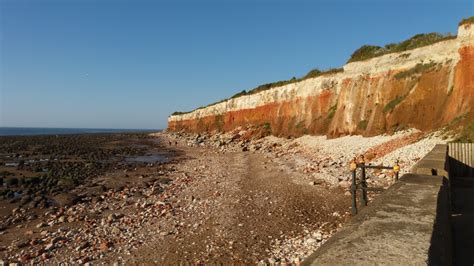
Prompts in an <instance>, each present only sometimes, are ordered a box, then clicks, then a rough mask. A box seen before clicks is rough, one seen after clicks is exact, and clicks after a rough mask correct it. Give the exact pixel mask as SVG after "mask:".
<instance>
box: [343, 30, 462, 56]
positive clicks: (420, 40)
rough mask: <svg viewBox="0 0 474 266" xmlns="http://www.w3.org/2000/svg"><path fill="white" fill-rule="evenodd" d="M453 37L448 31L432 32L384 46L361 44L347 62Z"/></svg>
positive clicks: (409, 48) (454, 36)
mask: <svg viewBox="0 0 474 266" xmlns="http://www.w3.org/2000/svg"><path fill="white" fill-rule="evenodd" d="M455 38H456V35H451V34H450V33H448V34H440V33H436V32H432V33H427V34H417V35H415V36H413V37H411V38H410V39H408V40H405V41H403V42H400V43H390V44H387V45H385V46H384V47H380V46H375V45H363V46H362V47H360V48H359V49H357V50H355V51H354V53H352V55H351V58H349V60H348V61H347V62H348V63H351V62H356V61H364V60H367V59H371V58H374V57H378V56H382V55H386V54H391V53H400V52H404V51H408V50H412V49H415V48H419V47H423V46H427V45H431V44H435V43H437V42H441V41H445V40H450V39H455Z"/></svg>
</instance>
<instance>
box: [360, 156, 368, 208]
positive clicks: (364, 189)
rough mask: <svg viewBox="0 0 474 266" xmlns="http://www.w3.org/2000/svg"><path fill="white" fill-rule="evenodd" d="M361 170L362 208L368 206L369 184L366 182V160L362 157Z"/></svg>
mask: <svg viewBox="0 0 474 266" xmlns="http://www.w3.org/2000/svg"><path fill="white" fill-rule="evenodd" d="M361 169H362V177H361V181H360V186H361V189H362V193H361V205H362V206H367V182H366V176H365V160H364V156H362V163H361Z"/></svg>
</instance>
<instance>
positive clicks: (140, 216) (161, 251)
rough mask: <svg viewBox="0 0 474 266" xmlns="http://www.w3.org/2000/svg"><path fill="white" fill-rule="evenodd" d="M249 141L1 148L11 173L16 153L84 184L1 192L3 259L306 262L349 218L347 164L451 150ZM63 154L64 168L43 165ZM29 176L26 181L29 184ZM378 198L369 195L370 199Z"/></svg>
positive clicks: (386, 175) (428, 138)
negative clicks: (356, 159)
mask: <svg viewBox="0 0 474 266" xmlns="http://www.w3.org/2000/svg"><path fill="white" fill-rule="evenodd" d="M246 133H248V132H247V131H246V130H240V131H234V132H228V133H225V134H217V133H214V134H209V135H198V134H184V133H172V132H164V133H155V134H103V135H102V134H98V135H94V134H88V135H73V136H62V137H59V138H60V139H61V138H62V139H61V140H59V141H58V140H56V141H54V140H51V139H49V138H53V137H51V136H50V137H9V138H11V139H8V141H5V140H4V139H3V142H1V143H2V146H3V147H10V149H3V150H4V151H5V152H4V153H3V154H2V156H3V157H2V160H3V161H2V162H3V163H6V162H7V160H6V159H5V158H10V159H11V157H6V156H12V155H15V156H17V157H18V156H23V157H25V156H28V158H30V157H34V158H36V159H35V160H39V161H40V160H41V158H42V159H43V160H44V159H46V158H48V159H49V160H53V161H55V159H57V160H56V161H60V162H62V164H61V165H62V166H61V167H59V168H60V169H75V170H69V172H68V171H65V172H64V173H66V174H68V175H69V176H73V177H76V178H72V179H73V180H76V182H77V183H75V184H74V186H70V187H69V188H67V189H64V188H63V187H64V185H63V182H64V181H61V183H59V185H58V184H57V183H56V184H54V181H49V180H50V179H51V180H53V179H55V178H53V176H54V174H51V175H50V179H45V180H48V181H45V182H46V183H48V182H49V183H51V184H53V185H48V186H46V189H41V190H39V192H38V191H36V192H34V193H29V192H33V189H32V187H31V186H30V187H29V188H24V187H23V186H24V185H18V184H17V185H11V184H10V185H9V186H6V185H4V186H3V187H2V191H5V190H9V191H12V192H11V193H10V194H9V196H6V195H7V194H8V193H4V192H2V195H3V200H2V209H1V215H2V221H4V222H3V224H2V225H1V228H2V231H1V235H0V254H1V256H2V257H1V258H3V259H4V261H8V262H22V263H28V262H34V263H60V262H67V263H87V262H92V263H98V262H99V263H100V262H104V263H115V262H118V263H135V264H141V263H160V264H177V263H183V262H184V263H231V262H234V263H235V262H239V263H246V264H257V263H261V264H274V263H277V262H279V263H294V264H298V263H299V262H301V261H302V260H303V259H304V258H305V257H307V256H308V255H309V254H311V253H312V252H313V251H314V250H316V249H317V248H318V247H319V246H321V245H322V244H323V243H324V242H325V241H326V240H327V239H328V238H329V237H330V236H331V235H333V234H334V233H335V232H337V231H338V230H339V229H340V228H341V227H342V226H343V225H344V224H345V223H346V222H347V221H348V219H349V218H350V193H349V190H348V184H349V181H348V180H349V176H350V172H349V168H348V163H349V161H350V160H351V159H352V158H353V156H355V155H356V154H359V155H360V154H365V155H366V156H367V157H371V159H372V160H373V163H378V164H380V163H384V164H387V163H392V161H393V160H395V158H397V154H400V155H401V154H403V155H404V156H403V160H402V161H401V162H400V165H401V166H402V171H405V172H406V171H408V170H407V169H408V168H409V167H410V166H411V165H413V164H414V163H415V162H416V161H417V160H418V159H419V158H418V156H419V155H418V154H423V153H424V152H425V150H428V149H430V148H431V147H432V146H433V145H434V144H436V143H439V142H443V141H444V140H443V139H442V138H441V137H440V136H438V135H436V134H435V133H433V134H420V133H419V132H417V131H406V132H400V133H397V134H395V135H385V136H377V137H372V138H362V137H359V136H349V137H345V138H339V139H334V140H328V139H326V138H325V137H313V136H303V137H301V138H297V139H286V138H276V137H273V136H269V137H265V138H258V139H252V138H250V139H248V138H246V135H247V134H246ZM22 138H27V139H22ZM35 138H37V139H35ZM38 138H39V139H38ZM41 138H46V139H41ZM54 138H57V137H54ZM21 140H23V141H21ZM26 140H27V141H26ZM25 143H26V144H28V145H26V144H25ZM55 143H56V144H55ZM25 145H26V146H25ZM345 145H346V146H347V145H352V149H351V150H350V152H348V151H347V149H346V148H345V147H346V146H345ZM51 146H53V147H51ZM25 147H26V149H25ZM32 147H35V148H34V149H33V148H32ZM41 147H43V148H41ZM54 147H55V148H56V150H54V151H55V154H56V155H55V156H56V157H58V158H51V157H48V156H45V155H46V154H48V152H50V150H52V149H53V148H54ZM68 147H69V148H68ZM32 150H35V151H36V152H32ZM20 151H21V152H20ZM59 151H62V152H59ZM150 158H152V159H150ZM25 159H26V158H25ZM153 160H155V161H153ZM14 161H15V160H10V161H8V162H14ZM24 161H25V162H27V161H28V160H24ZM81 161H83V162H82V163H83V164H82V163H80V162H81ZM43 163H44V162H43ZM46 164H47V163H46ZM30 166H31V165H27V166H25V165H24V166H23V167H24V169H23V170H17V171H20V172H19V173H20V174H21V173H22V174H23V176H25V177H24V178H32V176H30V175H29V174H28V173H27V172H28V169H29V167H30ZM8 167H9V169H12V168H15V169H16V168H18V166H8ZM25 167H26V170H25ZM91 167H92V170H90V168H91ZM5 168H7V166H2V169H5ZM87 169H89V170H87ZM37 170H39V169H37ZM45 170H46V169H45ZM7 171H8V170H7ZM42 171H43V170H42ZM87 171H89V172H87ZM76 172H77V173H84V174H83V175H79V174H78V175H75V174H74V173H76ZM45 173H46V176H48V175H47V172H45ZM60 173H62V172H60ZM85 173H87V174H85ZM30 174H31V173H30ZM61 176H62V175H61ZM81 176H82V178H81ZM47 178H48V177H47ZM7 179H8V178H3V180H4V183H5V180H7ZM18 179H21V178H18ZM59 179H60V180H62V179H64V178H59ZM10 182H11V181H10ZM393 182H394V177H393V174H392V173H391V172H390V171H386V172H377V173H371V174H370V178H369V184H370V185H371V186H374V187H375V186H376V187H380V188H382V189H384V188H387V187H389V186H390V185H391V184H392V183H393ZM49 186H50V187H51V188H49ZM37 187H42V185H39V186H38V185H37ZM25 189H26V190H25ZM28 189H31V190H32V191H28ZM20 190H21V191H22V193H21V194H20V193H17V192H18V191H20ZM25 192H27V193H25ZM15 193H16V194H15ZM37 194H38V196H37ZM33 195H34V196H33ZM376 196H377V193H375V192H372V193H370V194H369V199H372V198H373V197H376ZM25 198H26V199H25ZM37 200H39V202H36V201H37ZM32 202H33V203H32ZM369 204H370V203H369Z"/></svg>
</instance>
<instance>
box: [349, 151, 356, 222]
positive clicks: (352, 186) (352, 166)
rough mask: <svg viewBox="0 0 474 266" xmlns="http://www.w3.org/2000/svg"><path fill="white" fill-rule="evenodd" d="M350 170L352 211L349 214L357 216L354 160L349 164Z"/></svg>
mask: <svg viewBox="0 0 474 266" xmlns="http://www.w3.org/2000/svg"><path fill="white" fill-rule="evenodd" d="M350 169H351V172H352V184H351V196H352V209H351V213H352V215H356V214H357V195H356V193H357V184H356V170H357V164H356V162H355V159H354V160H352V161H351V164H350Z"/></svg>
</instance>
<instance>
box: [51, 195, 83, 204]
mask: <svg viewBox="0 0 474 266" xmlns="http://www.w3.org/2000/svg"><path fill="white" fill-rule="evenodd" d="M79 200H80V198H79V197H78V196H77V195H76V194H74V193H61V194H58V195H56V196H54V197H53V201H54V205H56V206H58V207H66V206H72V205H74V204H76V203H77V202H79Z"/></svg>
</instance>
